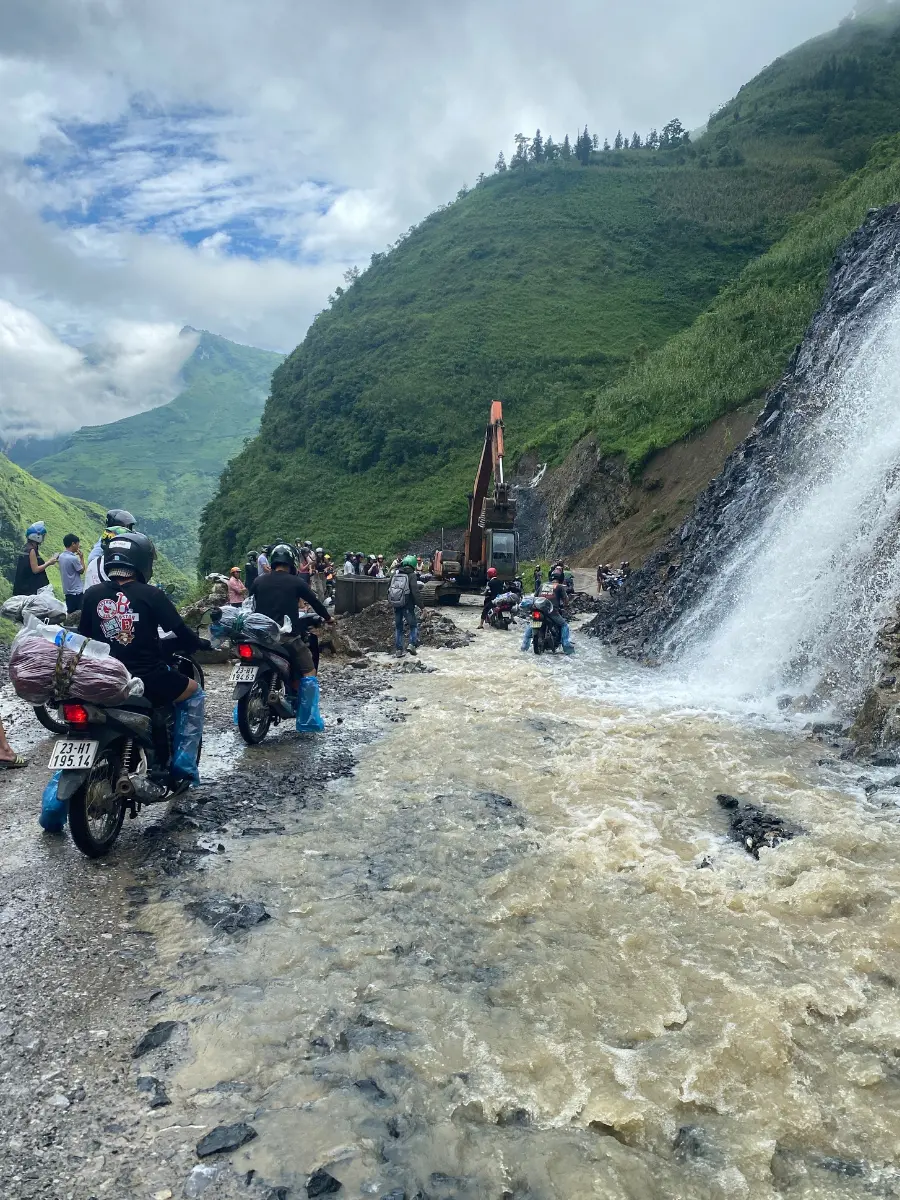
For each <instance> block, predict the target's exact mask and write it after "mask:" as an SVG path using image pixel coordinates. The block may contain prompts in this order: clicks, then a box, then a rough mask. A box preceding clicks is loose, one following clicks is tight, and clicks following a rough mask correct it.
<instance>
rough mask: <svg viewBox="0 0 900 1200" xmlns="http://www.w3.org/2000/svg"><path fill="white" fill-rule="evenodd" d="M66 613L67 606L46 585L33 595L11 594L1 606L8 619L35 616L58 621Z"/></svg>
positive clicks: (14, 619) (0, 614)
mask: <svg viewBox="0 0 900 1200" xmlns="http://www.w3.org/2000/svg"><path fill="white" fill-rule="evenodd" d="M65 615H66V606H65V604H63V602H62V600H57V598H56V596H54V594H53V588H52V587H44V588H41V590H40V591H39V592H37V593H35V595H33V596H10V598H9V599H8V600H4V602H3V606H2V607H0V616H4V617H6V619H7V620H8V621H25V620H26V619H27V618H28V617H34V618H35V619H36V620H38V621H56V620H58V619H59V618H60V617H64V616H65Z"/></svg>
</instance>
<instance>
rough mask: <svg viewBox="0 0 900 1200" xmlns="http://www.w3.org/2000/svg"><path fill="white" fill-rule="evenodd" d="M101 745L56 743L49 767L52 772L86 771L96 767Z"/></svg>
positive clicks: (69, 742) (95, 743) (93, 743)
mask: <svg viewBox="0 0 900 1200" xmlns="http://www.w3.org/2000/svg"><path fill="white" fill-rule="evenodd" d="M99 745H100V743H99V742H72V741H59V742H56V743H55V744H54V746H53V753H52V754H51V755H50V761H49V763H48V764H47V766H48V767H49V769H50V770H51V771H86V770H87V768H88V767H92V766H93V765H94V760H95V759H96V757H97V747H98V746H99Z"/></svg>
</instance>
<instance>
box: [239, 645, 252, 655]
mask: <svg viewBox="0 0 900 1200" xmlns="http://www.w3.org/2000/svg"><path fill="white" fill-rule="evenodd" d="M252 657H253V647H252V646H248V645H247V643H246V642H241V643H240V645H239V646H238V658H252Z"/></svg>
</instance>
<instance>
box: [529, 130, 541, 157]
mask: <svg viewBox="0 0 900 1200" xmlns="http://www.w3.org/2000/svg"><path fill="white" fill-rule="evenodd" d="M531 161H532V162H534V163H542V162H543V161H544V139H543V138H542V137H541V131H540V130H539V129H538V130H537V131H536V133H535V135H534V137H533V138H532V139H531Z"/></svg>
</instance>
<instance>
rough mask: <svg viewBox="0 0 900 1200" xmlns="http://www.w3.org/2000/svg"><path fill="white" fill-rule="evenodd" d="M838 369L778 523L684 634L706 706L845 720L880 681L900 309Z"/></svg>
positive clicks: (891, 572) (898, 568) (775, 507)
mask: <svg viewBox="0 0 900 1200" xmlns="http://www.w3.org/2000/svg"><path fill="white" fill-rule="evenodd" d="M838 361H839V365H837V366H835V367H833V368H832V370H831V373H830V375H829V376H825V375H824V373H823V377H822V379H821V394H820V395H819V396H816V395H815V394H814V395H813V396H812V401H813V407H812V408H811V415H810V416H808V417H807V419H806V423H805V426H804V428H803V430H802V432H801V434H800V436H799V439H798V441H797V444H796V445H795V448H794V450H793V451H792V453H791V454H790V457H789V460H788V461H786V462H784V464H783V471H782V477H781V482H780V484H779V486H778V489H777V494H776V495H775V497H774V499H773V501H772V502H771V504H770V507H769V509H768V511H767V512H766V513H764V514H762V516H761V519H760V522H759V524H758V526H757V527H756V528H755V529H752V530H747V531H745V536H744V541H743V543H742V544H741V545H740V546H739V548H738V549H737V550H736V551H734V552H733V553H732V554H731V555H730V557H729V558H728V560H727V561H725V562H724V563H723V564H722V566H721V568H720V570H719V572H718V575H717V577H716V580H715V582H714V584H713V586H712V587H711V588H710V589H709V591H708V592H707V594H706V595H705V597H704V598H703V600H702V601H701V602H700V604H699V605H698V606H697V607H696V608H695V609H694V611H693V612H692V613H691V614H690V616H689V617H688V618H687V619H686V620H685V621H683V622H682V623H681V625H680V627H679V628H677V629H676V630H675V633H674V640H675V642H676V643H677V644H678V645H679V646H680V651H679V654H678V658H679V660H680V663H679V665H680V667H681V669H683V670H684V669H686V670H687V672H688V673H689V675H691V676H692V677H693V679H694V681H695V682H696V683H697V684H699V685H700V686H701V687H702V688H703V689H704V691H705V693H706V695H707V696H711V697H712V696H719V697H725V696H731V697H734V698H738V697H747V698H751V699H752V701H753V703H754V705H761V704H765V703H766V702H767V701H774V699H775V697H776V696H777V695H778V694H779V693H782V692H784V691H785V690H789V691H790V692H792V693H793V694H797V693H804V694H806V695H811V696H812V695H815V696H818V697H821V699H822V701H823V707H825V706H831V705H836V706H837V707H838V708H840V707H841V704H842V702H847V703H850V702H852V701H854V700H858V699H859V697H860V696H861V694H862V691H863V689H864V688H865V687H866V686H867V685H868V684H869V683H870V682H871V680H872V678H873V675H874V673H875V672H876V671H877V669H878V662H877V655H876V653H875V642H876V638H877V634H878V631H879V629H880V627H881V625H882V624H883V622H884V621H885V619H886V618H887V617H888V616H889V615H890V614H891V612H892V610H893V609H895V607H896V602H897V598H898V596H900V297H898V298H896V299H894V300H892V301H891V302H889V303H886V304H885V305H883V306H882V307H881V309H880V310H879V311H878V312H877V313H876V315H875V316H874V318H873V320H872V322H871V324H870V327H869V329H868V331H867V335H866V336H865V338H864V339H862V341H861V342H860V343H859V344H858V345H857V347H856V348H855V349H854V350H852V351H851V352H850V353H849V354H848V355H846V357H845V359H844V361H843V362H840V356H839V360H838ZM816 402H818V403H816ZM804 407H805V408H807V409H808V410H809V409H810V406H809V405H808V404H804ZM726 520H727V514H726Z"/></svg>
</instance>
